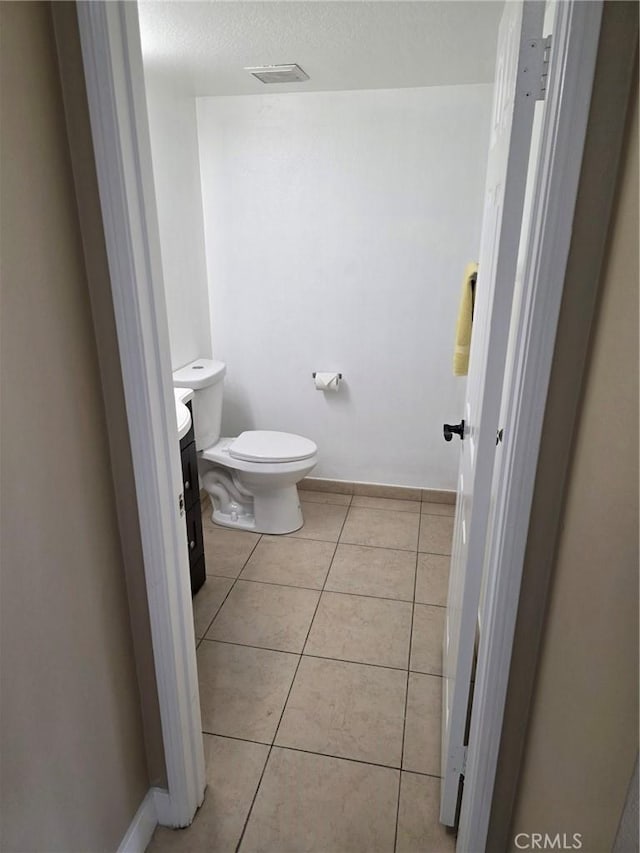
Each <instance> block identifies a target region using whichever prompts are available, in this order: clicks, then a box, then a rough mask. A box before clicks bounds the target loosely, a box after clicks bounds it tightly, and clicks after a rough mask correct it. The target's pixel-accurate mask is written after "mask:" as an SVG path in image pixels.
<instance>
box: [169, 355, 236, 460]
mask: <svg viewBox="0 0 640 853" xmlns="http://www.w3.org/2000/svg"><path fill="white" fill-rule="evenodd" d="M226 369H227V368H226V365H225V364H224V362H222V361H213V360H212V359H210V358H197V359H196V360H195V361H192V362H190V363H189V364H186V365H185V366H184V367H181V368H180V369H179V370H176V371H175V372H174V374H173V385H174V387H175V388H191V389H192V390H193V400H192V404H191V408H192V412H193V428H194V432H195V436H196V450H204V449H205V448H206V447H211V446H212V445H213V444H215V443H216V441H217V440H218V439H219V438H220V421H221V419H222V389H223V386H224V383H223V381H222V380H223V379H224V374H225V373H226Z"/></svg>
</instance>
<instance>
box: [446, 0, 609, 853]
mask: <svg viewBox="0 0 640 853" xmlns="http://www.w3.org/2000/svg"><path fill="white" fill-rule="evenodd" d="M601 17H602V2H601V0H593V2H589V3H585V2H582V0H566V2H559V3H558V4H557V6H556V14H555V20H554V26H553V33H552V48H551V59H550V66H549V74H548V78H547V81H548V82H547V86H548V88H547V92H546V104H545V113H544V119H543V125H542V135H541V143H540V153H539V157H538V166H537V173H536V179H535V189H534V194H533V210H532V215H531V219H530V224H529V227H528V232H527V234H526V235H524V236H523V239H525V240H526V257H525V264H524V271H523V278H522V281H523V293H524V295H523V300H522V305H521V309H520V315H519V318H518V327H517V334H516V349H515V353H514V370H513V372H512V375H511V377H510V379H509V382H508V386H507V387H505V388H504V389H503V397H504V398H505V399H506V407H505V409H504V411H505V419H504V423H505V427H506V429H505V431H504V438H503V444H502V460H501V461H502V464H501V465H500V468H499V470H498V471H497V472H496V481H494V491H495V495H496V501H495V514H494V517H493V523H490V528H489V530H488V548H487V554H488V558H487V560H486V563H485V569H484V571H485V574H486V577H485V584H486V591H485V596H484V600H483V603H482V605H481V609H482V612H481V617H480V621H481V624H482V631H481V635H480V645H479V648H478V667H477V672H476V682H475V688H474V694H473V705H472V709H471V725H470V731H469V748H468V755H467V767H466V773H465V779H464V793H463V797H462V804H461V812H460V823H459V830H458V842H457V847H456V849H457V850H459V851H470V852H471V851H477V850H480V849H484V847H485V845H486V839H487V833H488V828H489V818H490V813H491V804H492V798H493V788H494V782H495V775H496V767H497V760H498V751H499V748H500V737H501V734H502V721H503V717H504V708H505V704H506V697H507V684H508V680H509V671H510V664H511V652H512V648H513V638H514V632H515V624H516V616H517V611H518V602H519V599H520V586H521V580H522V569H523V566H524V557H525V549H526V544H527V534H528V529H529V518H530V514H531V504H532V500H533V490H534V485H535V477H536V470H537V465H538V455H539V450H540V440H541V436H542V425H543V418H544V412H545V407H546V401H547V392H548V388H549V378H550V375H551V365H552V361H553V353H554V348H555V340H556V330H557V326H558V318H559V315H560V305H561V301H562V294H563V290H564V278H565V273H566V268H567V260H568V257H569V248H570V244H571V235H572V230H573V215H574V209H575V202H576V196H577V192H578V183H579V179H580V169H581V165H582V154H583V149H584V143H585V138H586V130H587V121H588V118H589V109H590V106H591V93H592V87H593V78H594V74H595V66H596V57H597V51H598V41H599V35H600V22H601Z"/></svg>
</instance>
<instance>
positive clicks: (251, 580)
mask: <svg viewBox="0 0 640 853" xmlns="http://www.w3.org/2000/svg"><path fill="white" fill-rule="evenodd" d="M329 571H330V569H327V572H326V575H327V577H325V581H324V584H323V586H299V585H298V584H294V583H281V582H280V581H262V580H258V579H257V578H243V577H242V575H240V576H238V578H237V579H238V580H240V581H244V582H245V583H261V584H264V585H265V586H284V587H287V588H288V589H306V590H308V591H309V592H321V593H322V592H332V593H334V594H335V595H354V596H356V597H357V598H375V599H377V600H378V601H399V602H402V603H404V604H412V603H413V602H412V600H411V599H410V598H392V597H391V596H390V595H372V594H371V593H369V592H347V591H346V590H342V589H325V586H326V582H327V580H328V575H329ZM210 577H216V576H215V575H210ZM225 580H230V578H225ZM418 603H419V604H427V605H428V606H429V607H442V606H443V605H441V604H431V603H430V602H422V601H421V602H418Z"/></svg>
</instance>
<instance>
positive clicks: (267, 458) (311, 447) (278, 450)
mask: <svg viewBox="0 0 640 853" xmlns="http://www.w3.org/2000/svg"><path fill="white" fill-rule="evenodd" d="M317 451H318V448H317V446H316V444H315V442H313V441H311V439H309V438H303V437H302V436H301V435H294V434H293V433H290V432H275V431H273V430H249V432H243V433H241V434H240V435H239V436H238V437H237V438H236V439H234V441H233V442H232V443H231V444H230V445H229V455H230V456H232V457H233V458H234V459H243V460H244V461H245V462H298V461H299V460H302V459H310V458H311V457H312V456H313V455H314V454H315V453H317Z"/></svg>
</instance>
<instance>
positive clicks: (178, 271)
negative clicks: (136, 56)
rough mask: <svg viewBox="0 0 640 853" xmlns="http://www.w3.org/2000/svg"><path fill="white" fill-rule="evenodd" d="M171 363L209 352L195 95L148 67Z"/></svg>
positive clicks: (177, 364) (153, 157) (149, 107)
mask: <svg viewBox="0 0 640 853" xmlns="http://www.w3.org/2000/svg"><path fill="white" fill-rule="evenodd" d="M145 83H146V87H147V106H148V112H149V130H150V135H151V154H152V161H153V175H154V182H155V190H156V203H157V208H158V224H159V226H160V248H161V253H162V271H163V276H164V285H165V295H166V300H167V318H168V321H169V340H170V345H171V365H172V367H173V369H174V370H175V369H176V368H178V367H182V365H184V364H187V363H188V362H189V361H193V359H194V358H198V357H202V356H209V355H211V334H210V326H209V296H208V290H207V274H206V266H205V252H204V232H203V225H202V195H201V192H200V163H199V160H198V134H197V126H196V106H195V99H194V98H193V97H191V96H189V97H187V96H186V95H185V94H182V93H181V92H180V91H179V90H176V91H172V89H171V86H170V84H168V81H167V80H166V79H165V78H163V79H162V80H160V79H158V80H154V76H153V72H150V70H149V69H148V68H146V69H145Z"/></svg>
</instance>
